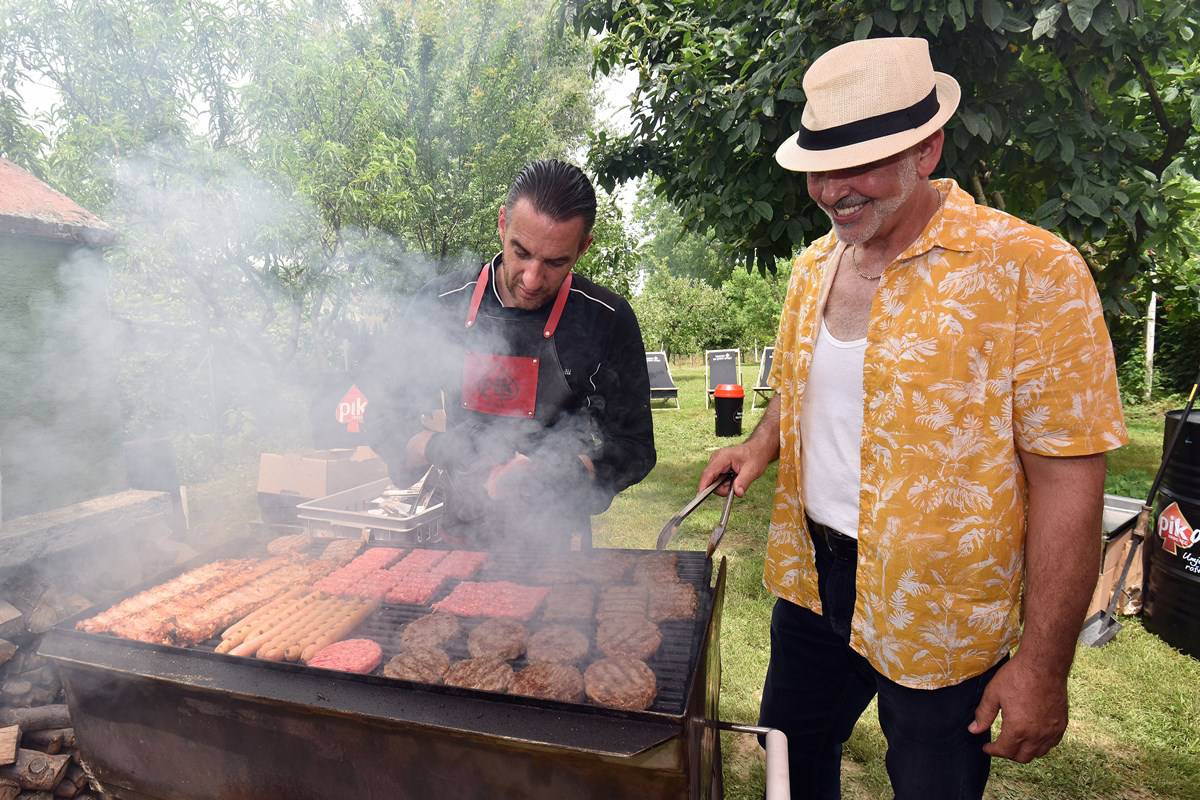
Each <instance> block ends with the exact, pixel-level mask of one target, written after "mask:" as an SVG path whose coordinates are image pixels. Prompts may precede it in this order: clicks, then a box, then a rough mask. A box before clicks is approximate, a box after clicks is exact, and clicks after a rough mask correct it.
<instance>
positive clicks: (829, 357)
mask: <svg viewBox="0 0 1200 800" xmlns="http://www.w3.org/2000/svg"><path fill="white" fill-rule="evenodd" d="M866 349H867V340H866V339H865V338H863V339H856V340H854V341H852V342H843V341H839V340H838V339H835V338H833V335H832V334H830V333H829V329H828V328H826V327H825V321H824V320H822V321H821V330H820V332H819V333H818V334H817V342H816V345H815V346H814V347H813V356H812V365H811V368H810V370H809V375H808V383H807V384H806V386H805V389H804V402H803V403H801V406H800V453H801V462H802V464H801V466H802V474H803V490H804V510H805V511H806V512H807V513H808V516H809V517H811V518H812V519H813V520H815V521H816V522H819V523H821V524H822V525H827V526H829V527H830V528H833V529H834V530H836V531H837V532H838V533H844V534H845V535H847V536H853V537H854V538H856V539H857V538H858V492H859V484H860V482H861V480H862V465H861V458H860V448H861V446H862V423H863V355H864V353H865V352H866Z"/></svg>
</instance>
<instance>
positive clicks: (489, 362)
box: [463, 351, 538, 417]
mask: <svg viewBox="0 0 1200 800" xmlns="http://www.w3.org/2000/svg"><path fill="white" fill-rule="evenodd" d="M537 387H538V360H537V359H536V358H526V357H523V356H497V355H492V354H491V353H472V352H469V351H468V352H467V353H465V354H464V357H463V406H464V407H466V408H469V409H471V410H472V411H478V412H479V413H481V414H492V415H495V416H499V417H532V416H533V413H534V411H535V409H536V408H537Z"/></svg>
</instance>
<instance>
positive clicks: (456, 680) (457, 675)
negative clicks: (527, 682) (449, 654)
mask: <svg viewBox="0 0 1200 800" xmlns="http://www.w3.org/2000/svg"><path fill="white" fill-rule="evenodd" d="M512 681H513V671H512V667H510V666H509V665H508V662H507V661H505V660H504V659H501V658H469V659H467V660H466V661H457V662H455V663H454V664H452V665H451V666H450V669H448V670H447V671H446V675H445V677H444V678H443V682H444V683H445V684H446V685H447V686H459V687H462V688H463V689H479V690H481V691H484V692H507V691H508V689H509V687H510V686H512Z"/></svg>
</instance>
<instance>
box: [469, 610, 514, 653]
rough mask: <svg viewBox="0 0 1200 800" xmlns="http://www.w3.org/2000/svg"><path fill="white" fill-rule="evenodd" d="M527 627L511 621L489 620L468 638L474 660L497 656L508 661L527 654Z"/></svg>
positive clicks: (476, 627) (477, 626) (477, 627)
mask: <svg viewBox="0 0 1200 800" xmlns="http://www.w3.org/2000/svg"><path fill="white" fill-rule="evenodd" d="M528 635H529V633H528V632H527V631H526V630H525V626H524V625H522V624H521V623H519V622H517V621H516V620H511V619H489V620H485V621H483V622H481V623H479V624H478V625H476V626H475V629H474V630H472V631H471V634H470V636H468V637H467V650H468V651H469V652H470V653H471V657H472V658H483V657H485V656H495V657H496V658H502V659H505V660H508V659H510V658H517V657H518V656H520V655H521V654H522V653H524V652H525V639H526V638H527V637H528Z"/></svg>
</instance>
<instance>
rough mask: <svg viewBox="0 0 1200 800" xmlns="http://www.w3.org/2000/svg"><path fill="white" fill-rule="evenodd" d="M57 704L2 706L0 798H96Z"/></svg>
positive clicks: (62, 707) (62, 708)
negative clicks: (26, 706) (20, 706)
mask: <svg viewBox="0 0 1200 800" xmlns="http://www.w3.org/2000/svg"><path fill="white" fill-rule="evenodd" d="M98 796H99V795H97V794H94V793H93V792H92V789H91V786H90V783H89V780H88V776H87V771H86V769H85V767H84V764H83V762H82V759H81V758H80V755H79V751H78V750H77V749H76V746H75V729H74V728H72V727H71V717H70V714H69V713H68V712H67V707H66V706H65V705H61V704H55V705H46V706H34V707H31V708H0V800H53V799H54V798H58V797H73V798H76V800H96V798H97V797H98Z"/></svg>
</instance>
